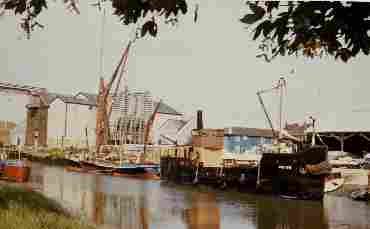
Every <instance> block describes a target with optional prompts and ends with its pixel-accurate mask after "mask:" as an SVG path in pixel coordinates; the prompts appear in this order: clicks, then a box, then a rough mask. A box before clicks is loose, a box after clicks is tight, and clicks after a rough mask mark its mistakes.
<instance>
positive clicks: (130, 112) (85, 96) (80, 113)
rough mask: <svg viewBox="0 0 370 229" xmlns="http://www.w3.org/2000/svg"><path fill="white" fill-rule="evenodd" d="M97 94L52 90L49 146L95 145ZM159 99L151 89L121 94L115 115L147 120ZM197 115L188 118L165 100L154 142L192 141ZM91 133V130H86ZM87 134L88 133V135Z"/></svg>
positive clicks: (182, 142)
mask: <svg viewBox="0 0 370 229" xmlns="http://www.w3.org/2000/svg"><path fill="white" fill-rule="evenodd" d="M96 99H97V95H95V94H90V93H84V92H79V93H77V94H76V95H75V96H72V95H63V94H56V93H49V95H48V103H49V106H50V107H49V113H48V134H47V136H48V140H47V144H48V146H57V145H59V146H60V145H62V144H63V145H64V146H69V145H73V146H79V147H84V146H86V145H87V141H88V144H89V145H90V146H93V145H95V130H96ZM156 105H157V102H155V101H153V99H152V96H151V94H150V92H148V91H145V92H132V93H119V94H118V95H117V97H116V99H115V101H114V103H113V105H112V108H113V111H112V116H113V117H112V118H111V120H115V119H117V118H118V117H124V116H130V117H132V116H136V117H140V118H144V120H147V119H148V118H149V117H150V115H151V114H152V113H153V110H154V107H155V106H156ZM195 125H196V123H195V118H193V117H191V118H186V117H185V116H184V115H183V114H181V113H179V112H177V111H176V110H175V109H173V108H172V107H170V106H168V105H167V104H165V103H163V102H161V104H160V106H159V108H158V113H157V115H156V118H155V120H154V123H153V127H152V131H151V136H152V143H153V144H154V145H158V144H161V145H173V144H176V143H177V144H179V145H184V144H190V142H191V130H192V129H194V128H195ZM86 132H87V133H86ZM86 134H87V136H86Z"/></svg>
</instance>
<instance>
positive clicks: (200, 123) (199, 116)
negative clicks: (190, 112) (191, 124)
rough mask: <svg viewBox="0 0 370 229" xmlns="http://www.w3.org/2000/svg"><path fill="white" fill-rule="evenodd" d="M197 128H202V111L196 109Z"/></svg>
mask: <svg viewBox="0 0 370 229" xmlns="http://www.w3.org/2000/svg"><path fill="white" fill-rule="evenodd" d="M197 129H198V130H200V129H203V111H201V110H198V111H197Z"/></svg>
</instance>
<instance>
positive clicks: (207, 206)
mask: <svg viewBox="0 0 370 229" xmlns="http://www.w3.org/2000/svg"><path fill="white" fill-rule="evenodd" d="M190 197H191V198H190V205H191V206H190V208H188V209H184V215H183V218H184V222H185V223H186V225H187V228H188V229H203V228H212V229H219V228H220V211H219V206H218V204H217V202H216V195H215V194H210V193H199V192H194V193H191V194H190Z"/></svg>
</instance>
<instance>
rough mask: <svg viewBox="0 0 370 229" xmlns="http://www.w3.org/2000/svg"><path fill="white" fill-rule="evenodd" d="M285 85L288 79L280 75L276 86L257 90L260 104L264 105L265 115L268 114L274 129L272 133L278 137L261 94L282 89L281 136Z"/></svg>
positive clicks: (269, 121) (267, 116)
mask: <svg viewBox="0 0 370 229" xmlns="http://www.w3.org/2000/svg"><path fill="white" fill-rule="evenodd" d="M285 86H286V80H285V79H284V77H280V79H279V81H278V84H277V85H276V86H274V87H272V88H270V89H264V90H260V91H258V92H257V96H258V101H259V102H260V104H261V106H262V109H263V112H264V113H265V116H266V118H267V121H268V123H269V125H270V128H271V130H272V134H273V137H274V138H277V136H276V133H275V130H274V125H273V124H272V120H271V117H270V115H269V114H268V112H267V109H266V106H265V104H264V102H263V99H262V96H261V94H264V93H267V92H271V91H274V90H279V89H280V132H279V137H280V133H281V130H282V106H283V104H282V102H283V91H282V90H283V88H284V87H285Z"/></svg>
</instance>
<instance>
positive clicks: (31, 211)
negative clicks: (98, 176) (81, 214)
mask: <svg viewBox="0 0 370 229" xmlns="http://www.w3.org/2000/svg"><path fill="white" fill-rule="evenodd" d="M0 223H1V228H8V229H13V228H14V229H39V228H55V229H58V228H60V229H62V228H63V229H93V228H94V227H92V226H88V225H85V224H84V223H83V222H81V221H80V220H78V219H76V218H72V217H71V215H70V214H69V213H68V212H67V211H66V210H65V209H63V208H62V207H61V206H60V205H59V204H58V203H57V202H56V201H54V200H51V199H49V198H46V197H45V196H44V195H43V194H41V193H39V192H36V191H32V190H28V189H25V188H22V187H17V186H14V185H10V184H4V183H1V184H0Z"/></svg>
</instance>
